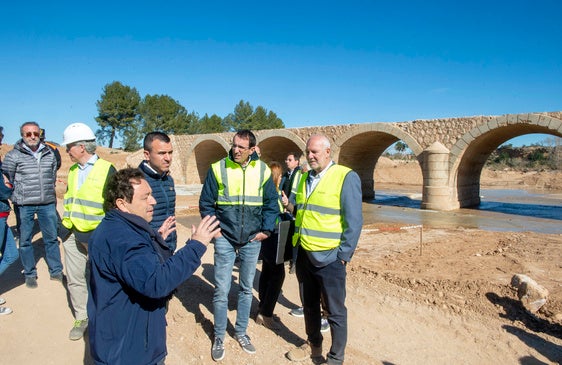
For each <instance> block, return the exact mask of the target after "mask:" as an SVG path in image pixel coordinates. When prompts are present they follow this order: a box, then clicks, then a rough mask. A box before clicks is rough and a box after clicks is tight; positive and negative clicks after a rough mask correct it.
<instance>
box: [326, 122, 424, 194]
mask: <svg viewBox="0 0 562 365" xmlns="http://www.w3.org/2000/svg"><path fill="white" fill-rule="evenodd" d="M398 140H402V141H403V142H404V143H405V144H407V145H408V147H409V148H410V149H411V150H412V152H414V154H415V155H416V156H421V153H422V147H421V146H420V144H419V143H418V142H417V141H416V140H415V139H414V138H412V137H411V136H410V135H409V134H408V133H406V132H404V131H403V130H401V129H400V128H398V127H395V126H393V125H389V124H387V123H371V124H360V125H357V126H354V127H352V128H350V129H349V130H348V131H347V132H346V133H344V134H342V135H341V136H340V137H339V138H337V139H336V140H335V141H334V144H335V147H336V148H334V149H333V153H332V157H333V158H334V160H336V161H338V163H340V164H342V165H345V166H347V167H349V168H351V169H353V170H354V171H355V172H357V174H358V175H359V177H360V178H361V188H362V190H363V198H365V199H372V198H374V196H375V181H374V178H373V175H374V172H375V166H376V164H377V162H378V159H379V157H380V156H381V155H382V154H383V153H384V151H385V150H386V149H387V148H388V147H389V146H391V145H392V144H393V143H394V142H396V141H398ZM418 160H419V158H418Z"/></svg>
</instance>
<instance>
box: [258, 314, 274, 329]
mask: <svg viewBox="0 0 562 365" xmlns="http://www.w3.org/2000/svg"><path fill="white" fill-rule="evenodd" d="M256 323H257V324H258V325H261V326H264V327H265V328H269V329H270V330H273V331H278V330H279V329H280V327H279V324H278V323H277V322H275V319H273V317H267V316H264V315H262V314H258V315H257V316H256Z"/></svg>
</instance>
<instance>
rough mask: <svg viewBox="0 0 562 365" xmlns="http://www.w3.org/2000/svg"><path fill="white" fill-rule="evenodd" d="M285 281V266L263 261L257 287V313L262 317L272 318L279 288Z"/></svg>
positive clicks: (279, 291)
mask: <svg viewBox="0 0 562 365" xmlns="http://www.w3.org/2000/svg"><path fill="white" fill-rule="evenodd" d="M284 281H285V265H284V264H278V265H277V264H275V262H273V263H271V262H270V261H269V260H265V259H264V260H263V262H262V269H261V274H260V282H259V287H258V296H259V300H260V304H259V312H260V314H262V315H263V316H266V317H271V316H273V310H274V309H275V305H276V304H277V299H278V298H279V294H281V287H282V286H283V282H284Z"/></svg>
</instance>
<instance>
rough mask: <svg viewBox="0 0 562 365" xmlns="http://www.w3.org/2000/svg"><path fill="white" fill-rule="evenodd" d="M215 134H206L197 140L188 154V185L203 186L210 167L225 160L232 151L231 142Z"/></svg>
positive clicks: (186, 175)
mask: <svg viewBox="0 0 562 365" xmlns="http://www.w3.org/2000/svg"><path fill="white" fill-rule="evenodd" d="M226 137H227V136H224V135H223V137H221V136H217V135H213V134H205V135H201V136H199V137H198V138H196V139H195V140H194V141H193V143H192V144H191V148H190V149H189V151H188V153H187V156H188V158H187V163H186V169H185V171H184V176H185V177H186V184H203V182H204V181H205V177H206V176H207V171H208V170H209V166H211V164H213V163H214V162H216V161H218V160H220V159H221V158H224V157H225V156H226V155H227V154H228V151H229V150H230V144H231V141H230V140H229V141H226V140H225V139H224V138H226Z"/></svg>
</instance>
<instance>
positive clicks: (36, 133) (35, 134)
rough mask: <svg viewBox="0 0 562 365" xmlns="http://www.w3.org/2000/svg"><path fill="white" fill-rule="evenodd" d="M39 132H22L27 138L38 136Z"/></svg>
mask: <svg viewBox="0 0 562 365" xmlns="http://www.w3.org/2000/svg"><path fill="white" fill-rule="evenodd" d="M40 135H41V134H40V133H39V132H27V133H25V134H24V136H25V137H27V138H29V137H31V136H35V137H39V136H40Z"/></svg>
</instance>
